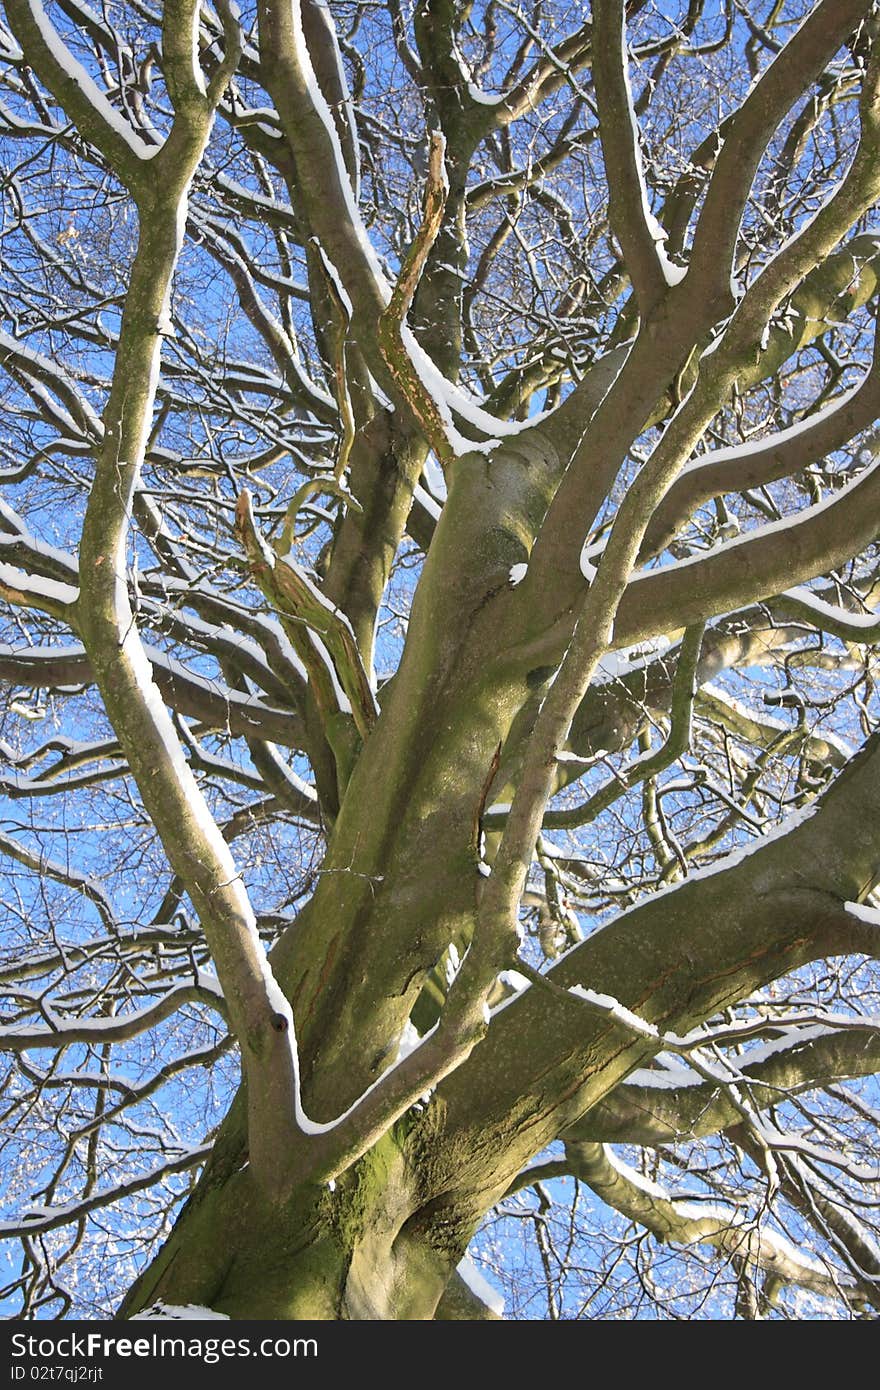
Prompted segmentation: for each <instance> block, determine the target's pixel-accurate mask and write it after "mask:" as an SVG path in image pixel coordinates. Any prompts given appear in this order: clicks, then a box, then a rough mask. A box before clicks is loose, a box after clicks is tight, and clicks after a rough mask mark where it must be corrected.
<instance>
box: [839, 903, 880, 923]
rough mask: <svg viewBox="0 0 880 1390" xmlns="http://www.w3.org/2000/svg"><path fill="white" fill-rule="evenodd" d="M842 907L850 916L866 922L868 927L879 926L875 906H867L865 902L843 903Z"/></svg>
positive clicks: (878, 916)
mask: <svg viewBox="0 0 880 1390" xmlns="http://www.w3.org/2000/svg"><path fill="white" fill-rule="evenodd" d="M844 908H845V910H846V911H847V912H848V913H849V914H850V916H851V917H857V918H858V920H859V921H860V922H867V924H868V926H869V927H880V911H878V909H877V908H876V907H869V906H868V904H867V903H844Z"/></svg>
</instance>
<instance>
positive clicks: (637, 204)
mask: <svg viewBox="0 0 880 1390" xmlns="http://www.w3.org/2000/svg"><path fill="white" fill-rule="evenodd" d="M593 80H594V82H595V84H596V101H597V106H598V114H599V131H600V138H601V141H602V153H603V156H604V159H605V174H606V178H607V180H608V189H609V211H610V218H611V225H612V227H613V228H614V234H615V236H616V237H617V240H618V241H619V242H620V246H621V249H622V251H623V260H624V264H625V266H626V269H627V271H628V272H629V276H630V279H631V280H632V284H633V288H634V290H635V292H636V295H637V297H638V300H639V306H640V310H641V313H642V316H643V317H645V316H647V315H649V314H650V312H651V310H652V309H653V308H654V306H655V305H656V304H657V303H658V302H659V301H660V300H662V299H663V298H664V296H665V295H666V293H667V292H668V290H669V289H670V288H671V287H672V286H673V285H675V284H676V283H677V282H678V281H680V280H681V279H683V278H684V275H685V268H684V267H680V266H676V265H674V264H673V263H672V262H671V261H670V260H669V257H668V256H667V255H666V251H665V249H664V247H663V242H664V241H665V240H666V233H665V231H664V230H663V228H662V227H661V226H660V225H659V223H658V222H657V219H656V218H655V217H654V215H653V213H652V212H651V203H650V196H649V193H648V188H647V184H646V182H645V170H644V165H643V162H642V152H641V148H640V143H639V128H638V120H637V118H636V114H635V110H634V107H633V95H632V89H631V87H630V81H629V63H628V58H627V45H626V7H625V5H624V3H623V0H596V4H594V6H593Z"/></svg>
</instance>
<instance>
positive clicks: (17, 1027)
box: [0, 972, 228, 1052]
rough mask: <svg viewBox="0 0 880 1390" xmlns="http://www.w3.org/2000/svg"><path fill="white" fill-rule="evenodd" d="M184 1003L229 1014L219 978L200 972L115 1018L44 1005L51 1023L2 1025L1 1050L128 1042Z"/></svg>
mask: <svg viewBox="0 0 880 1390" xmlns="http://www.w3.org/2000/svg"><path fill="white" fill-rule="evenodd" d="M185 1004H208V1005H209V1006H210V1007H211V1008H212V1009H216V1010H217V1011H218V1012H219V1013H220V1014H222V1015H223V1017H224V1018H227V1017H228V1014H227V1010H226V1008H225V1006H224V1001H223V997H222V995H221V994H220V993H219V992H218V989H217V983H216V980H213V979H212V977H210V976H208V975H203V974H202V973H201V972H200V974H199V980H198V982H197V983H195V984H179V985H174V986H173V987H172V988H171V989H170V990H169V991H168V993H167V994H163V995H162V997H161V998H160V999H158V1000H157V1001H156V1003H155V1004H148V1005H147V1006H146V1007H145V1008H143V1009H135V1010H133V1011H132V1012H131V1013H129V1014H122V1015H118V1016H116V1017H113V1018H106V1017H99V1018H70V1017H68V1016H66V1015H65V1016H62V1015H61V1014H53V1013H52V1011H51V1009H50V1008H49V1006H48V1005H44V1006H43V1010H42V1012H43V1016H44V1017H45V1018H47V1019H48V1020H49V1024H50V1026H48V1027H40V1026H39V1025H37V1024H17V1023H10V1024H4V1025H3V1026H2V1027H0V1051H2V1050H6V1051H9V1052H27V1051H29V1050H31V1049H33V1050H36V1051H39V1050H40V1049H43V1048H49V1049H51V1050H52V1051H54V1052H60V1051H62V1050H63V1049H64V1048H65V1047H70V1046H72V1045H73V1043H95V1044H101V1043H118V1042H127V1041H128V1040H129V1039H130V1038H136V1037H138V1036H139V1035H140V1034H141V1033H145V1032H147V1031H148V1030H149V1029H150V1028H155V1026H156V1024H157V1023H161V1022H162V1021H163V1020H164V1019H166V1018H168V1017H170V1015H171V1014H173V1013H176V1012H177V1010H178V1009H180V1008H182V1007H183V1006H184V1005H185Z"/></svg>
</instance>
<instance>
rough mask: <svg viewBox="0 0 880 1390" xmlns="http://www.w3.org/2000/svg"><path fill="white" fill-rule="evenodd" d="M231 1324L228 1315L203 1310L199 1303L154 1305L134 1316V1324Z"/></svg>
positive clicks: (207, 1309)
mask: <svg viewBox="0 0 880 1390" xmlns="http://www.w3.org/2000/svg"><path fill="white" fill-rule="evenodd" d="M172 1320H173V1321H175V1322H181V1321H191V1322H206V1321H208V1320H212V1321H216V1322H229V1314H228V1313H215V1312H214V1309H213V1308H202V1307H200V1306H199V1304H197V1303H152V1304H151V1305H150V1307H149V1308H145V1309H144V1311H143V1312H142V1313H135V1314H133V1316H132V1318H131V1321H132V1322H166V1321H172Z"/></svg>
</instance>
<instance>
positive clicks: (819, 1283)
mask: <svg viewBox="0 0 880 1390" xmlns="http://www.w3.org/2000/svg"><path fill="white" fill-rule="evenodd" d="M565 1154H566V1161H567V1165H568V1167H569V1170H570V1171H571V1172H572V1173H573V1174H574V1175H575V1176H576V1177H578V1178H580V1179H581V1181H582V1182H585V1183H587V1184H588V1186H589V1187H591V1188H592V1190H593V1191H594V1192H595V1193H596V1195H597V1196H598V1197H601V1199H602V1200H603V1201H604V1202H607V1203H608V1205H609V1206H611V1207H613V1208H614V1209H615V1211H618V1212H620V1214H621V1215H622V1216H625V1217H627V1218H628V1219H629V1220H630V1221H635V1222H637V1223H638V1224H639V1225H640V1226H644V1227H645V1228H646V1229H647V1230H649V1231H651V1232H652V1234H654V1235H655V1236H657V1238H658V1239H660V1240H663V1241H669V1242H671V1243H672V1244H675V1245H684V1246H687V1245H697V1244H703V1245H710V1246H712V1247H713V1248H714V1249H716V1250H718V1251H720V1252H721V1253H722V1254H724V1255H726V1256H728V1257H732V1258H734V1259H737V1260H743V1261H745V1262H746V1263H747V1264H748V1265H749V1266H752V1267H754V1268H755V1269H758V1270H761V1271H762V1272H763V1273H765V1274H768V1275H771V1276H773V1278H774V1279H775V1280H777V1281H778V1282H779V1283H780V1284H795V1285H799V1286H801V1287H803V1288H808V1289H810V1290H812V1292H814V1293H817V1294H820V1295H822V1296H823V1297H826V1298H832V1299H836V1298H839V1297H840V1293H841V1281H840V1278H839V1276H835V1274H834V1272H833V1271H832V1270H831V1269H829V1268H828V1266H827V1265H825V1264H824V1263H823V1262H822V1261H820V1260H817V1259H814V1258H812V1257H810V1256H808V1255H804V1254H803V1253H802V1252H801V1251H800V1250H799V1249H798V1247H797V1246H796V1245H794V1244H793V1243H792V1242H791V1241H790V1240H788V1239H787V1238H786V1237H785V1236H784V1235H783V1234H782V1233H781V1232H780V1231H778V1230H774V1229H773V1227H772V1225H771V1224H770V1222H769V1221H768V1220H767V1218H766V1217H764V1218H762V1219H759V1218H757V1217H755V1216H753V1215H752V1214H750V1213H749V1212H745V1211H743V1210H741V1209H738V1208H737V1207H734V1206H724V1205H720V1204H715V1203H712V1202H708V1201H705V1200H700V1198H701V1197H702V1194H694V1195H691V1196H678V1195H676V1194H675V1193H672V1192H668V1191H667V1190H666V1189H665V1188H664V1187H662V1186H660V1185H659V1184H658V1183H655V1182H651V1181H649V1180H648V1179H647V1178H645V1177H643V1176H642V1174H641V1173H639V1172H638V1170H637V1169H635V1168H633V1167H632V1166H631V1165H630V1164H628V1163H625V1162H624V1161H623V1160H622V1159H621V1158H619V1157H618V1156H617V1154H615V1153H614V1151H613V1149H612V1148H611V1147H610V1146H609V1145H607V1144H600V1143H589V1142H586V1141H570V1142H568V1143H566V1148H565ZM538 1172H540V1170H538ZM846 1282H847V1281H844V1283H845V1284H846ZM850 1288H852V1286H850Z"/></svg>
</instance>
